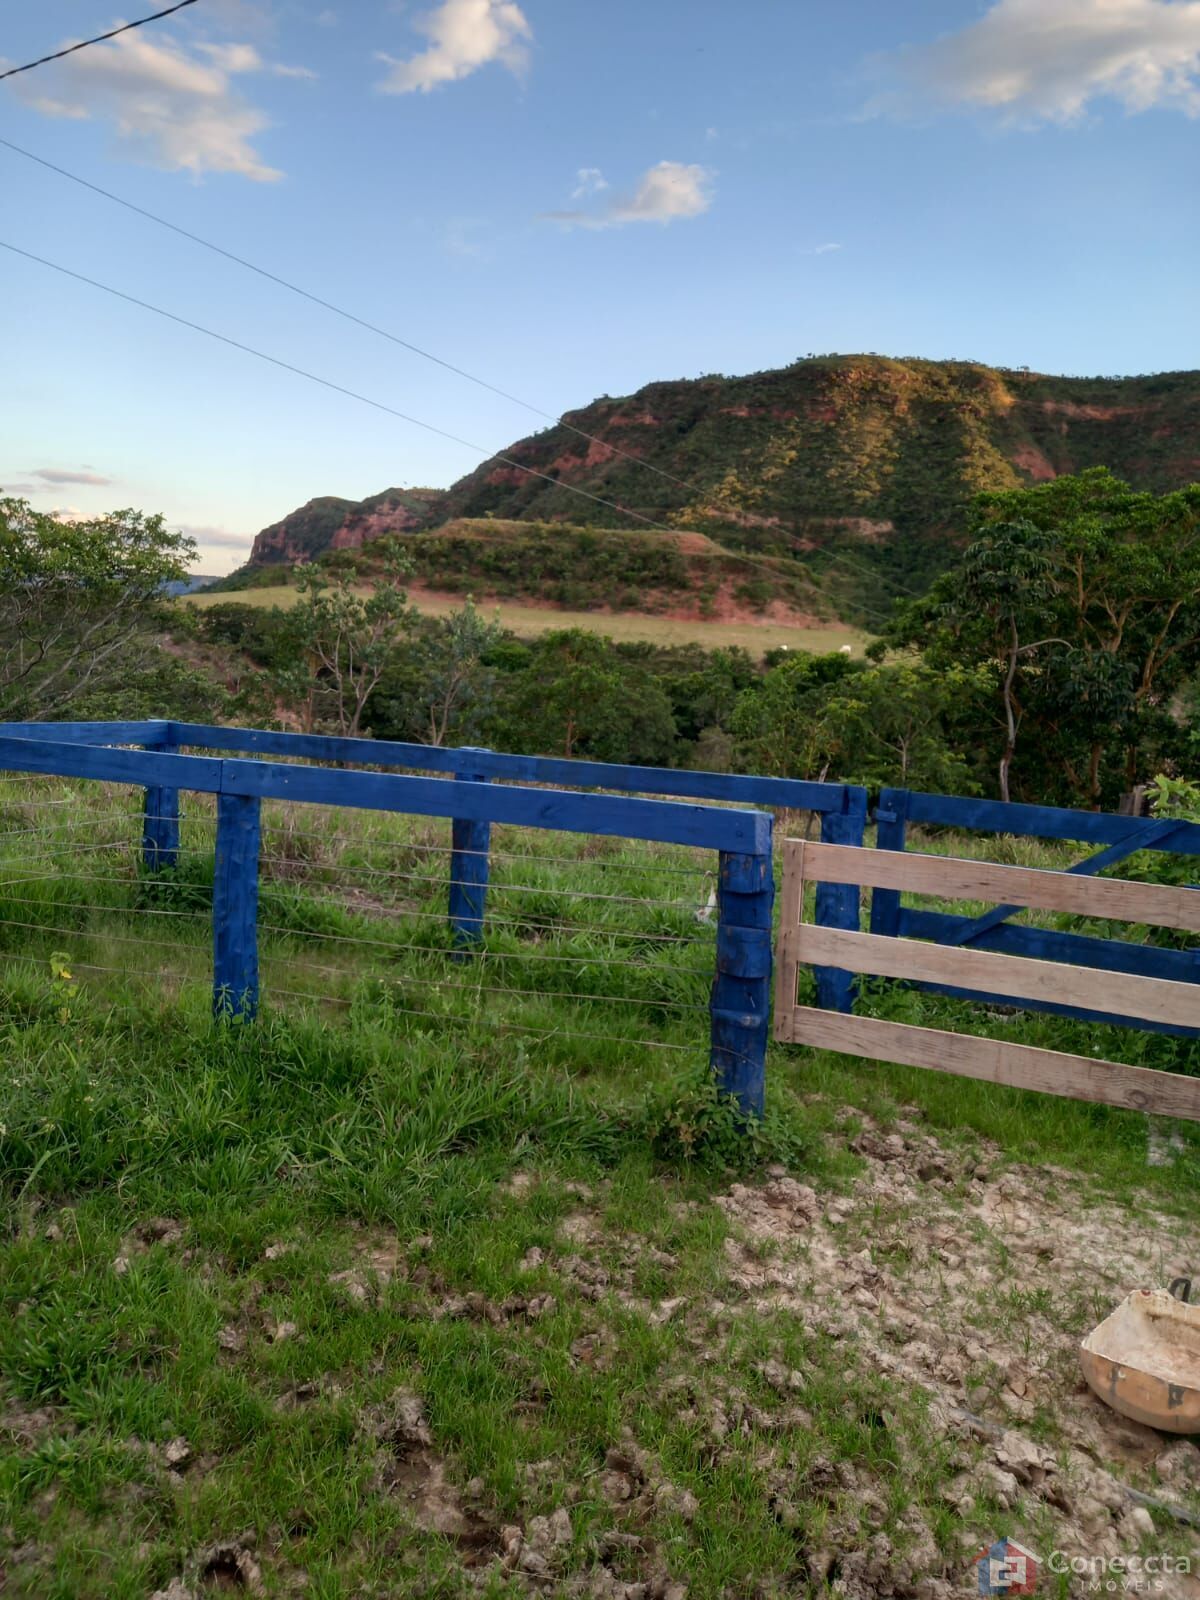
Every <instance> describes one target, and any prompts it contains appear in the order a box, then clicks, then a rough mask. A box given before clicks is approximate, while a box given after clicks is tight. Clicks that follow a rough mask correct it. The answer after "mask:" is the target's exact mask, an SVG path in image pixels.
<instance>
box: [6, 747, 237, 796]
mask: <svg viewBox="0 0 1200 1600" xmlns="http://www.w3.org/2000/svg"><path fill="white" fill-rule="evenodd" d="M223 765H224V763H223V762H220V761H214V760H213V759H212V758H211V757H210V756H172V755H159V754H157V753H156V752H154V751H151V750H107V749H104V748H102V747H101V746H99V745H94V744H65V743H56V742H52V741H50V740H47V739H8V738H3V737H0V772H45V773H52V774H53V775H54V776H55V777H60V778H94V779H97V780H98V781H99V782H101V783H137V784H142V785H150V784H161V785H163V786H164V787H166V788H177V789H194V790H200V791H201V792H202V793H205V794H218V793H219V792H220V788H221V768H222V766H223Z"/></svg>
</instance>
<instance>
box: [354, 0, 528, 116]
mask: <svg viewBox="0 0 1200 1600" xmlns="http://www.w3.org/2000/svg"><path fill="white" fill-rule="evenodd" d="M413 26H414V27H415V28H416V29H417V30H418V32H420V33H423V34H424V35H425V37H426V38H427V39H428V40H429V41H430V44H429V48H428V49H426V50H422V51H421V53H420V54H419V55H415V56H413V57H411V58H410V59H409V60H407V61H397V60H396V59H395V57H393V56H389V55H384V54H383V53H382V52H381V53H380V54H379V57H378V59H379V60H380V61H384V62H386V63H387V64H388V66H389V67H391V69H392V70H391V71H390V72H389V73H388V75H387V77H386V78H385V79H384V81H383V82H382V83H381V84H380V88H381V89H382V90H383V91H384V93H385V94H410V93H411V92H412V91H413V90H414V89H420V90H421V91H422V92H424V93H428V92H429V90H430V89H436V88H437V87H438V85H439V84H443V83H454V82H456V81H457V80H458V79H459V78H466V77H469V76H470V75H471V73H472V72H476V71H478V69H479V68H480V67H484V66H487V64H488V63H489V62H491V61H499V62H500V63H501V65H503V66H506V67H507V68H508V69H509V71H510V72H518V73H519V72H521V71H522V70H523V68H524V67H525V65H526V63H527V61H528V59H529V49H528V43H527V41H528V40H529V39H531V38H532V37H533V34H532V31H531V29H530V27H529V24H528V22H527V21H526V20H525V14H524V12H523V11H522V10H521V8H520V6H518V5H517V4H515V0H442V3H441V4H440V5H439V6H438V8H437V10H436V11H431V12H429V13H427V14H426V15H425V16H423V17H420V18H418V19H417V21H416V22H415V23H414V24H413Z"/></svg>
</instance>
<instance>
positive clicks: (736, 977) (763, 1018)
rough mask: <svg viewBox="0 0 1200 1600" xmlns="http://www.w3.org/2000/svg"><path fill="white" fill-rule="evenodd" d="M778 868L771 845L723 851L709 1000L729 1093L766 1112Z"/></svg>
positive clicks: (746, 1107)
mask: <svg viewBox="0 0 1200 1600" xmlns="http://www.w3.org/2000/svg"><path fill="white" fill-rule="evenodd" d="M774 900H775V870H774V862H773V859H772V855H771V846H770V835H769V834H768V836H767V848H766V850H765V851H762V852H756V853H755V854H753V855H743V854H741V853H739V852H737V851H732V850H722V851H721V852H720V877H719V885H718V890H717V908H718V922H717V971H716V977H715V978H714V980H713V986H712V998H711V1000H710V1002H709V1010H710V1014H711V1028H712V1044H711V1052H710V1056H709V1060H710V1064H711V1066H712V1070H713V1072H714V1074H715V1075H716V1079H717V1084H718V1086H719V1088H720V1090H721V1092H722V1094H727V1095H733V1097H734V1098H735V1099H736V1101H737V1103H738V1106H739V1107H740V1108H741V1110H742V1112H743V1113H744V1114H745V1115H746V1116H747V1117H761V1116H762V1114H763V1107H764V1100H765V1095H766V1070H767V1037H768V1032H769V1028H770V1016H771V955H772V951H771V908H772V906H773V904H774Z"/></svg>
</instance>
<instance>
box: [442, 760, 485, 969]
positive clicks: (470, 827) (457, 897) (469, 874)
mask: <svg viewBox="0 0 1200 1600" xmlns="http://www.w3.org/2000/svg"><path fill="white" fill-rule="evenodd" d="M472 753H473V752H472V751H471V750H464V752H463V754H464V755H466V756H468V757H469V756H470V755H471V754H472ZM454 776H455V781H456V782H459V783H487V782H489V779H488V777H487V775H486V774H485V773H482V772H479V771H477V770H474V769H473V768H471V767H470V766H465V767H463V768H462V769H461V770H460V771H458V772H456V773H455V775H454ZM451 846H452V848H451V852H450V930H451V935H452V937H453V939H454V944H455V946H456V947H457V948H458V949H459V950H460V951H465V949H466V947H468V946H470V945H475V944H479V943H481V941H482V939H483V927H484V917H485V913H486V909H487V886H488V869H489V865H490V861H489V851H490V850H491V847H492V825H491V823H490V822H472V821H469V820H468V819H467V818H465V817H455V818H454V819H453V821H452V823H451Z"/></svg>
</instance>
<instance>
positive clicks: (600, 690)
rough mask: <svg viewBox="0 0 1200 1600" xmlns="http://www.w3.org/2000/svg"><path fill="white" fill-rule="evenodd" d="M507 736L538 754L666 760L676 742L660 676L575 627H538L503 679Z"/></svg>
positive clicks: (640, 761)
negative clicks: (518, 668) (524, 656)
mask: <svg viewBox="0 0 1200 1600" xmlns="http://www.w3.org/2000/svg"><path fill="white" fill-rule="evenodd" d="M504 724H505V728H506V736H507V740H508V742H509V743H510V744H511V745H513V746H515V747H517V748H523V749H527V750H534V751H537V752H539V753H540V754H544V755H561V756H568V757H570V756H580V757H583V758H586V759H590V760H593V761H621V762H629V763H633V764H646V765H653V766H665V765H669V764H670V762H671V760H672V758H673V756H674V753H675V744H676V730H675V719H674V716H673V715H672V712H671V702H670V700H669V699H668V698H667V695H666V693H665V691H664V690H663V687H662V685H661V683H659V682H658V681H657V680H656V679H655V678H654V677H653V676H652V674H651V673H649V672H647V671H646V669H645V668H644V667H642V666H640V665H638V664H637V663H633V662H628V661H625V660H623V659H622V657H621V655H620V654H619V652H618V651H617V650H616V649H615V648H614V646H613V644H612V642H611V640H608V639H604V638H601V637H600V636H599V635H598V634H592V633H586V632H584V631H583V630H582V629H579V628H568V629H562V630H559V631H556V632H554V633H547V634H544V635H543V636H542V637H541V638H540V639H539V640H537V641H536V643H535V644H534V645H533V647H532V648H531V649H530V652H529V659H528V664H527V665H526V667H525V669H524V670H523V671H522V672H520V673H519V674H517V675H515V676H514V678H513V679H510V694H509V700H508V704H507V707H506V710H505V717H504Z"/></svg>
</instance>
